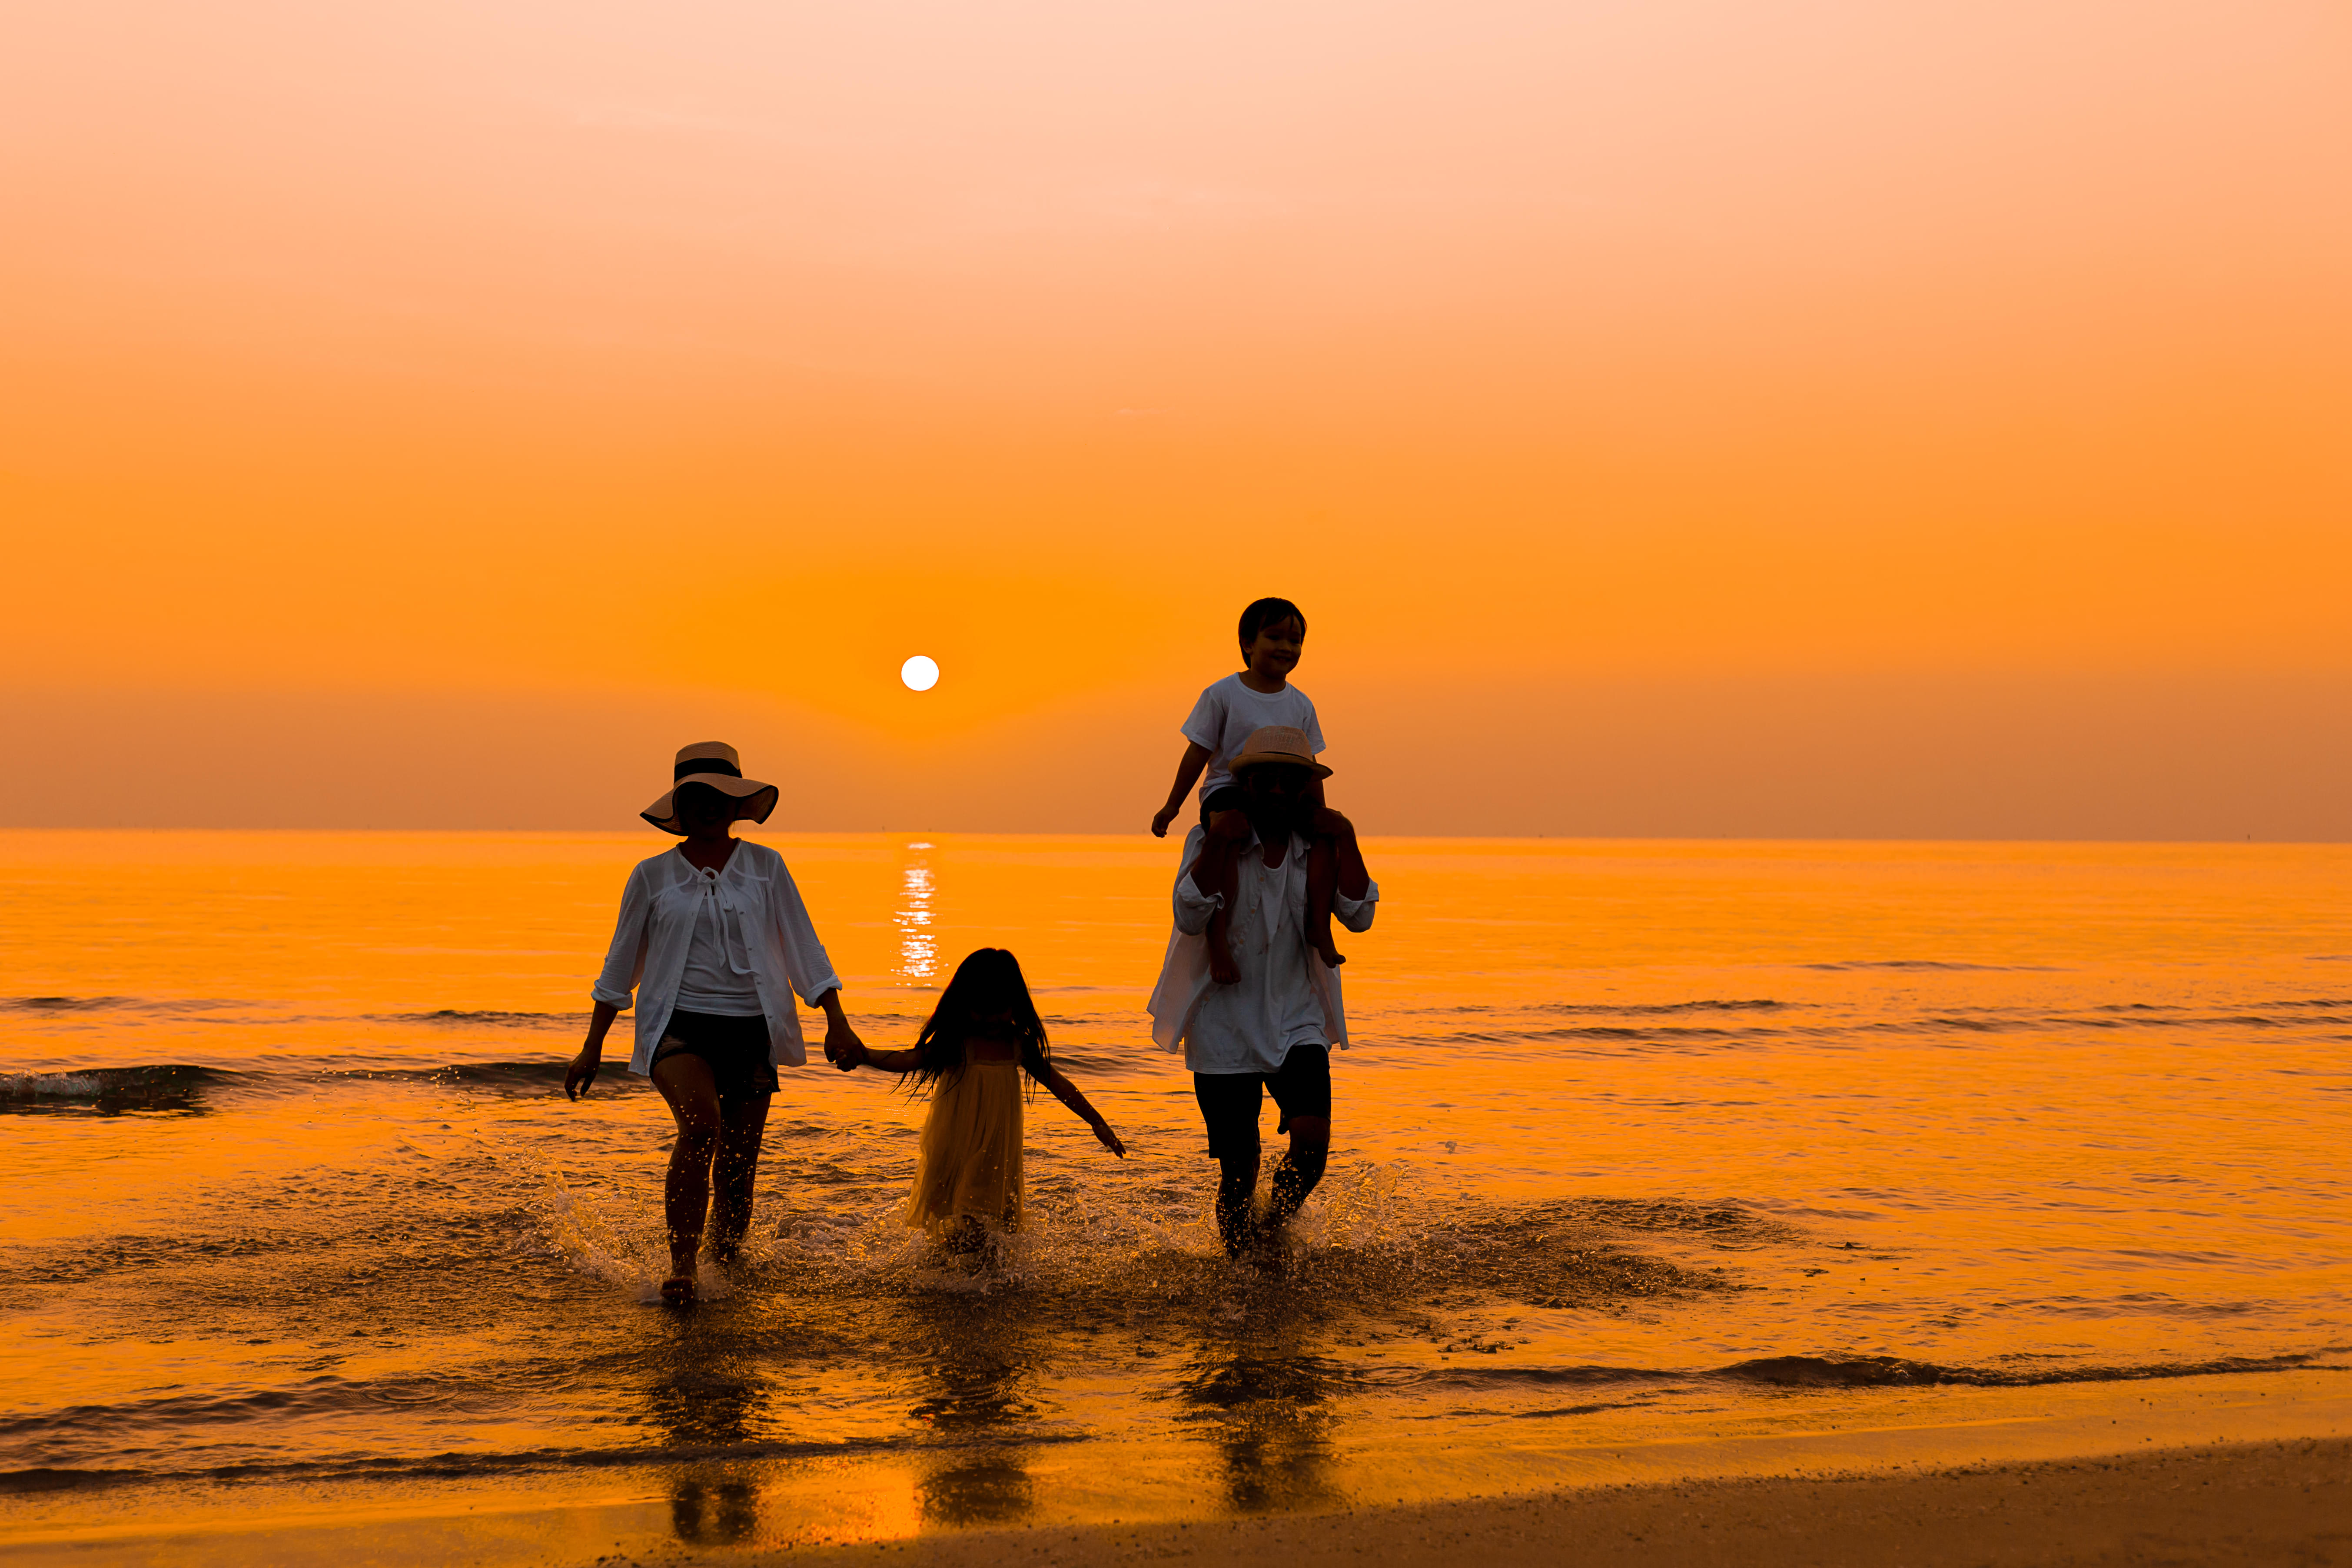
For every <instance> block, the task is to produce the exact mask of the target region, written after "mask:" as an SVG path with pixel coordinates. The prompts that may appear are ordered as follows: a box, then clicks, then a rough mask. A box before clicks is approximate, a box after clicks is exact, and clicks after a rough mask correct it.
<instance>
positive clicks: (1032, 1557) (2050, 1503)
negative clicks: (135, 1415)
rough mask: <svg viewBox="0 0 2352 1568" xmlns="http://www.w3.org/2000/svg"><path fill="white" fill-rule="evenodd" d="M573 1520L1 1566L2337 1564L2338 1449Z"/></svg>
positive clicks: (488, 1520) (2218, 1449) (541, 1513)
mask: <svg viewBox="0 0 2352 1568" xmlns="http://www.w3.org/2000/svg"><path fill="white" fill-rule="evenodd" d="M596 1511H597V1510H588V1509H558V1510H533V1509H516V1510H490V1511H487V1512H475V1513H467V1514H458V1515H441V1516H436V1517H431V1518H411V1519H405V1520H386V1519H379V1520H375V1521H370V1522H369V1523H367V1524H365V1525H359V1524H335V1523H331V1522H329V1521H324V1520H320V1519H312V1520H310V1521H303V1522H299V1523H297V1522H289V1523H288V1524H285V1525H281V1526H278V1527H269V1526H263V1527H260V1528H257V1529H253V1530H249V1531H225V1530H215V1531H205V1532H202V1533H195V1534H182V1533H171V1532H167V1533H159V1534H151V1535H141V1536H135V1537H116V1538H114V1539H110V1540H103V1541H93V1540H89V1539H79V1540H65V1539H55V1538H53V1539H50V1540H47V1541H43V1542H28V1543H20V1544H15V1545H11V1544H7V1543H0V1562H5V1563H15V1564H26V1565H28V1568H29V1565H33V1564H47V1563H67V1562H72V1563H81V1564H89V1563H124V1564H148V1563H158V1564H160V1563H246V1562H269V1563H278V1564H283V1565H287V1568H302V1565H306V1564H318V1565H321V1568H324V1565H327V1564H332V1565H333V1568H364V1565H368V1564H406V1563H424V1562H465V1563H539V1564H581V1565H583V1568H584V1565H587V1564H603V1565H604V1568H623V1565H644V1568H652V1565H656V1564H684V1563H708V1562H713V1561H719V1562H728V1563H787V1562H790V1563H810V1562H813V1561H814V1562H816V1563H826V1564H839V1565H842V1568H851V1565H856V1564H865V1563H877V1564H880V1563H888V1564H894V1565H905V1564H916V1565H920V1568H967V1565H970V1568H979V1565H982V1564H992V1563H1002V1562H1004V1561H1007V1560H1012V1559H1018V1560H1019V1561H1022V1562H1024V1563H1068V1564H1089V1563H1124V1562H1133V1561H1144V1560H1149V1561H1156V1562H1171V1563H1200V1564H1204V1565H1223V1564H1227V1563H1233V1564H1241V1563H1275V1562H1279V1563H1283V1564H1285V1565H1286V1568H1318V1565H1320V1564H1326V1563H1329V1564H1339V1563H1362V1562H1366V1561H1371V1562H1379V1563H1395V1564H1402V1565H1404V1568H1422V1565H1424V1564H1426V1565H1431V1568H1434V1565H1436V1564H1441V1563H1458V1562H1461V1561H1464V1560H1465V1559H1475V1560H1476V1561H1478V1562H1480V1563H1482V1565H1483V1568H1516V1565H1517V1564H1521V1563H1557V1562H1559V1561H1561V1560H1562V1558H1563V1556H1564V1555H1565V1554H1567V1553H1569V1552H1573V1555H1574V1558H1575V1561H1576V1562H1578V1563H1580V1564H1593V1565H1598V1568H1611V1565H1622V1568H1654V1565H1664V1564H1715V1563H1722V1564H1727V1565H1729V1564H1755V1565H1758V1568H1776V1565H1779V1564H1790V1565H1792V1568H1793V1565H1795V1564H1843V1563H1853V1564H1857V1565H1861V1564H1869V1565H1877V1564H1890V1563H1902V1564H1906V1568H1938V1565H1942V1564H1951V1565H1954V1568H1958V1565H1960V1564H2017V1565H2020V1568H2022V1565H2027V1564H2033V1565H2042V1564H2073V1563H2168V1564H2241V1563H2242V1564H2256V1563H2261V1564H2273V1563H2299V1564H2300V1563H2313V1564H2324V1563H2352V1438H2345V1437H2307V1438H2298V1439H2286V1440H2279V1441H2268V1442H2256V1443H2216V1444H2206V1445H2200V1446H2195V1447H2168V1448H2159V1449H2152V1450H2142V1451H2140V1452H2137V1453H2124V1454H2108V1455H2095V1456H2084V1457H2079V1458H2058V1459H2039V1460H2027V1461H2017V1462H2008V1463H1998V1464H1979V1465H1965V1466H1957V1467H1950V1468H1916V1469H1908V1470H1899V1471H1887V1470H1859V1471H1853V1472H1847V1473H1839V1474H1823V1475H1783V1476H1769V1477H1759V1476H1744V1477H1732V1478H1712V1479H1688V1480H1678V1481H1643V1482H1632V1483H1621V1484H1601V1485H1584V1486H1574V1487H1568V1488H1562V1489H1553V1490H1549V1491H1536V1492H1523V1493H1514V1494H1509V1495H1504V1496H1497V1497H1474V1498H1458V1499H1451V1500H1437V1501H1427V1502H1417V1503H1408V1504H1402V1505H1393V1506H1387V1507H1371V1508H1352V1509H1342V1510H1334V1511H1328V1512H1297V1513H1265V1514H1256V1515H1249V1516H1243V1517H1233V1516H1225V1517H1219V1518H1206V1519H1190V1520H1158V1521H1146V1522H1139V1523H1118V1522H1098V1523H1088V1524H1058V1525H1056V1524H1030V1525H1011V1526H980V1527H967V1528H956V1529H947V1530H940V1531H926V1532H924V1533H920V1534H916V1535H909V1536H903V1537H898V1538H890V1539H881V1540H868V1541H859V1542H845V1543H838V1544H823V1543H816V1542H799V1543H793V1544H786V1545H782V1546H778V1545H772V1544H771V1545H747V1544H737V1543H732V1542H726V1541H723V1540H722V1541H706V1542H695V1543H688V1542H679V1541H676V1540H667V1541H666V1540H660V1539H657V1538H655V1537H651V1536H646V1535H643V1534H639V1535H636V1536H635V1538H633V1539H632V1538H623V1539H612V1538H611V1537H610V1530H609V1525H610V1521H598V1520H596V1519H594V1518H593V1517H592V1516H593V1514H594V1513H595V1512H596Z"/></svg>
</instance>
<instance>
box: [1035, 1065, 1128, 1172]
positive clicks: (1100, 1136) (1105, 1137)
mask: <svg viewBox="0 0 2352 1568" xmlns="http://www.w3.org/2000/svg"><path fill="white" fill-rule="evenodd" d="M1036 1078H1037V1081H1038V1082H1039V1083H1042V1084H1044V1085H1045V1087H1046V1088H1047V1089H1051V1090H1052V1091H1053V1094H1054V1098H1055V1100H1060V1101H1061V1102H1062V1103H1063V1104H1064V1105H1066V1106H1068V1107H1069V1108H1070V1109H1071V1110H1075V1111H1076V1112H1077V1114H1078V1120H1079V1121H1083V1122H1085V1123H1086V1124H1087V1126H1089V1127H1091V1128H1093V1129H1094V1130H1095V1138H1096V1141H1097V1142H1100V1143H1101V1144H1102V1146H1103V1147H1104V1148H1106V1149H1108V1150H1109V1151H1110V1152H1112V1153H1114V1154H1116V1155H1118V1157H1119V1158H1120V1159H1122V1160H1124V1159H1126V1158H1127V1145H1126V1144H1124V1143H1122V1142H1119V1141H1118V1133H1116V1132H1114V1131H1111V1130H1110V1123H1109V1122H1108V1121H1104V1120H1103V1119H1102V1112H1101V1111H1099V1110H1096V1109H1095V1108H1094V1107H1093V1106H1091V1105H1089V1104H1087V1097H1086V1096H1085V1095H1083V1094H1080V1093H1079V1092H1078V1086H1077V1085H1076V1084H1074V1083H1072V1082H1071V1081H1070V1080H1069V1079H1066V1078H1064V1077H1063V1076H1062V1069H1061V1068H1057V1067H1055V1065H1054V1064H1053V1063H1051V1062H1047V1063H1046V1064H1045V1071H1044V1072H1041V1073H1039V1074H1037V1075H1036Z"/></svg>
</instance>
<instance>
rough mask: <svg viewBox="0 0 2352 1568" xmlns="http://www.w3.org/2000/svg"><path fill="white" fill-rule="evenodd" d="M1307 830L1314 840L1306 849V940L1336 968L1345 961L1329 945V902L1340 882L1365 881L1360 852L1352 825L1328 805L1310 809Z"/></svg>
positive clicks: (1337, 890) (1361, 851)
mask: <svg viewBox="0 0 2352 1568" xmlns="http://www.w3.org/2000/svg"><path fill="white" fill-rule="evenodd" d="M1307 831H1308V833H1309V834H1311V835H1312V836H1313V841H1314V842H1313V846H1312V847H1310V848H1309V849H1308V850H1307V945H1308V946H1309V947H1312V948H1313V949H1314V950H1315V951H1316V952H1318V953H1320V954H1321V955H1322V958H1323V962H1324V963H1327V964H1328V965H1330V966H1331V967H1332V968H1334V969H1337V968H1339V965H1341V964H1343V963H1347V962H1348V961H1347V959H1346V958H1345V957H1344V956H1342V955H1341V953H1340V952H1339V949H1338V948H1337V947H1335V946H1333V945H1332V942H1331V901H1332V900H1333V898H1334V897H1336V896H1337V894H1338V893H1339V884H1340V883H1341V882H1343V881H1352V882H1354V883H1355V884H1356V885H1357V886H1358V887H1362V886H1363V885H1364V884H1365V883H1366V882H1367V881H1368V880H1369V879H1368V878H1367V877H1366V875H1365V872H1364V852H1363V850H1362V849H1360V847H1357V844H1356V825H1355V824H1354V823H1352V822H1350V821H1349V820H1348V819H1347V818H1346V817H1344V816H1340V815H1339V813H1338V812H1336V811H1333V810H1332V809H1331V808H1330V807H1329V806H1327V805H1317V806H1316V807H1315V808H1314V810H1313V811H1312V813H1311V814H1310V815H1309V816H1308V817H1307Z"/></svg>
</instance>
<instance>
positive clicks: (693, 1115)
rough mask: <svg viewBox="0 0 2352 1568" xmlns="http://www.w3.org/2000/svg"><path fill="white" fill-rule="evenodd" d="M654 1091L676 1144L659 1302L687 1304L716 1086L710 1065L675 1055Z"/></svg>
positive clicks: (705, 1198)
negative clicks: (673, 1126) (664, 1105)
mask: <svg viewBox="0 0 2352 1568" xmlns="http://www.w3.org/2000/svg"><path fill="white" fill-rule="evenodd" d="M653 1076H654V1087H655V1088H656V1089H659V1090H661V1097H662V1098H663V1099H664V1100H667V1101H669V1113H670V1115H671V1117H672V1118H674V1119H675V1120H676V1121H677V1142H674V1143H672V1144H671V1145H670V1149H669V1178H668V1180H667V1182H666V1183H665V1184H664V1185H663V1189H662V1204H663V1210H664V1214H665V1217H666V1218H667V1221H668V1225H669V1278H668V1279H666V1280H664V1281H663V1282H662V1300H665V1301H667V1302H669V1303H670V1304H671V1305H672V1306H678V1307H683V1306H688V1305H690V1304H691V1303H692V1302H693V1300H694V1297H695V1284H694V1271H695V1258H696V1255H697V1254H698V1253H699V1252H700V1251H701V1250H702V1226H703V1221H704V1218H705V1216H706V1215H708V1214H709V1208H710V1156H711V1154H712V1152H714V1151H715V1150H716V1149H717V1147H718V1144H719V1126H720V1120H719V1086H718V1084H717V1082H716V1081H714V1080H713V1079H712V1078H711V1076H710V1064H709V1062H706V1061H704V1060H703V1059H702V1058H700V1057H698V1056H695V1055H693V1054H691V1053H689V1052H686V1051H679V1052H677V1053H676V1054H674V1055H671V1056H667V1057H664V1058H662V1059H661V1060H660V1061H658V1062H656V1063H655V1064H654V1075H653Z"/></svg>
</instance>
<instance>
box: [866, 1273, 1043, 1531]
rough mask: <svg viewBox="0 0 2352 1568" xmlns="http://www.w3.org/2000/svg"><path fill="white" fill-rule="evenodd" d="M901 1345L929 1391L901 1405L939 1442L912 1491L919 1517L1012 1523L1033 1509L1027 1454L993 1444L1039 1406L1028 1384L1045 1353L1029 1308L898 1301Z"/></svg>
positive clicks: (949, 1300)
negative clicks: (939, 1439)
mask: <svg viewBox="0 0 2352 1568" xmlns="http://www.w3.org/2000/svg"><path fill="white" fill-rule="evenodd" d="M902 1311H903V1313H904V1319H903V1321H904V1323H905V1335H904V1343H905V1346H906V1350H907V1353H908V1359H909V1360H910V1361H912V1362H913V1363H916V1364H918V1365H919V1366H920V1367H921V1368H922V1369H923V1375H924V1381H925V1383H926V1384H928V1387H927V1389H926V1391H925V1393H924V1394H923V1395H922V1396H921V1397H920V1398H919V1399H917V1400H916V1401H915V1402H914V1404H913V1405H910V1406H909V1407H908V1416H909V1417H911V1418H912V1419H913V1420H914V1422H915V1423H916V1424H917V1425H918V1426H920V1427H922V1428H924V1429H926V1430H928V1431H929V1432H931V1433H933V1434H935V1435H937V1436H939V1437H940V1438H942V1439H944V1441H943V1442H942V1443H941V1444H940V1447H938V1449H936V1450H935V1451H934V1453H933V1455H932V1456H931V1463H930V1465H929V1468H927V1469H926V1471H925V1473H924V1475H923V1477H922V1479H921V1480H920V1481H919V1483H918V1485H917V1488H916V1493H917V1498H918V1500H919V1503H920V1505H921V1508H922V1515H923V1522H924V1523H926V1524H933V1525H968V1524H1013V1523H1018V1522H1020V1521H1023V1520H1025V1519H1027V1518H1029V1517H1030V1516H1031V1515H1032V1514H1033V1513H1034V1512H1035V1511H1036V1507H1037V1496H1036V1487H1035V1483H1034V1480H1033V1479H1031V1477H1030V1474H1029V1471H1028V1469H1027V1468H1026V1467H1027V1465H1028V1462H1029V1457H1030V1450H1029V1449H1028V1448H1027V1447H1021V1446H1017V1445H1015V1446H1000V1445H1003V1444H1004V1440H1005V1438H1007V1437H1008V1436H1015V1435H1016V1434H1017V1429H1018V1428H1020V1427H1022V1426H1027V1425H1030V1424H1032V1423H1034V1420H1035V1419H1036V1417H1037V1415H1038V1412H1039V1405H1038V1400H1037V1394H1036V1383H1037V1377H1038V1373H1039V1370H1040V1369H1039V1361H1040V1358H1041V1356H1042V1355H1043V1354H1044V1353H1045V1352H1046V1351H1047V1350H1048V1349H1049V1346H1048V1345H1047V1343H1046V1336H1045V1334H1044V1333H1043V1332H1041V1331H1039V1330H1038V1328H1037V1327H1036V1321H1035V1318H1034V1314H1031V1313H1028V1312H1024V1311H1022V1310H1020V1309H1019V1308H1018V1307H1017V1306H1015V1304H1014V1303H1013V1301H1012V1300H1005V1299H1001V1298H1000V1299H991V1298H988V1297H963V1296H950V1297H946V1298H929V1299H925V1298H920V1297H918V1298H914V1299H912V1300H908V1301H906V1302H905V1303H904V1305H903V1307H902Z"/></svg>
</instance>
